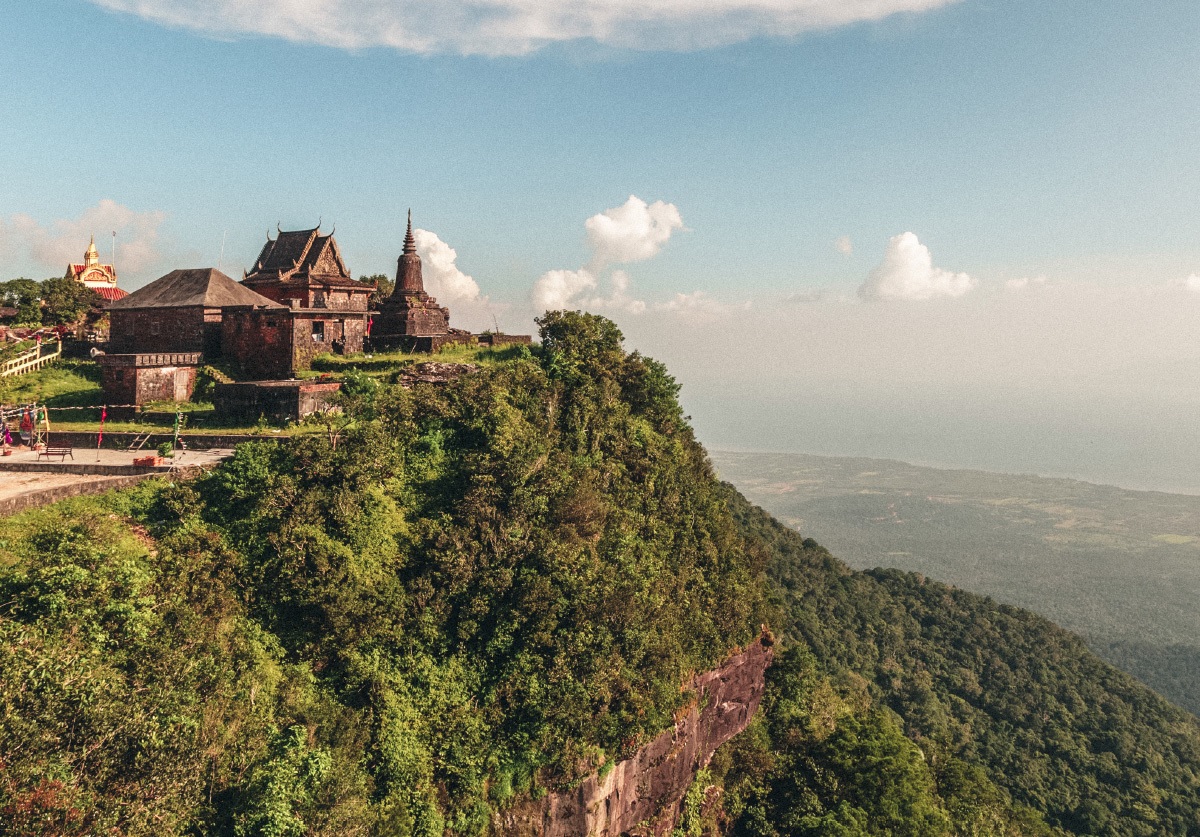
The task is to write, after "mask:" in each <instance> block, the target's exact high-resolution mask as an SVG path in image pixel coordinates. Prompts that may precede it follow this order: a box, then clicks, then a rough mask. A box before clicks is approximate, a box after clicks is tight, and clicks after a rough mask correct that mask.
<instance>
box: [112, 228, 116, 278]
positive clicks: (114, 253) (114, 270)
mask: <svg viewBox="0 0 1200 837" xmlns="http://www.w3.org/2000/svg"><path fill="white" fill-rule="evenodd" d="M112 241H113V245H112V269H113V276H116V275H117V231H116V230H113V236H112Z"/></svg>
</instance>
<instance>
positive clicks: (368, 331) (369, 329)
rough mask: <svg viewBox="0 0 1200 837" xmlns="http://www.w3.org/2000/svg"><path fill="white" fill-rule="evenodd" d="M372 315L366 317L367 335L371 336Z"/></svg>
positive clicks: (373, 320) (373, 319)
mask: <svg viewBox="0 0 1200 837" xmlns="http://www.w3.org/2000/svg"><path fill="white" fill-rule="evenodd" d="M374 322H375V318H374V317H367V337H370V336H371V326H372V325H373V324H374Z"/></svg>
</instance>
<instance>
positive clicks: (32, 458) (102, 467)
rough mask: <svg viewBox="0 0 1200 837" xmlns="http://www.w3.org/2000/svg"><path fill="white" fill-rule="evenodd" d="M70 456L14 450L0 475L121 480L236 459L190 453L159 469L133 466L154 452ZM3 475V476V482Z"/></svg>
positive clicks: (2, 461) (219, 452)
mask: <svg viewBox="0 0 1200 837" xmlns="http://www.w3.org/2000/svg"><path fill="white" fill-rule="evenodd" d="M71 454H72V455H71V456H68V457H66V458H64V459H60V458H59V457H57V456H53V457H50V456H41V457H39V456H38V455H37V453H36V452H35V451H31V450H29V449H27V448H21V449H19V450H14V451H13V453H12V455H11V456H0V472H3V471H9V472H14V471H15V472H25V473H27V472H37V473H44V474H93V475H97V476H119V475H130V474H150V473H160V472H161V473H166V472H168V471H170V470H172V469H179V468H206V467H209V466H212V465H216V464H217V463H218V462H220V461H221V460H223V459H227V458H228V457H230V456H232V455H233V450H232V449H229V448H214V449H212V450H188V451H183V452H181V453H180V455H179V456H177V457H175V458H174V459H166V460H164V464H163V465H160V466H157V467H155V466H146V465H134V464H133V460H135V459H141V458H143V457H146V456H153V455H154V451H152V450H151V451H144V450H143V451H126V450H106V449H101V450H96V449H95V448H91V449H89V448H74V449H72V451H71ZM3 479H4V475H3V474H0V480H3Z"/></svg>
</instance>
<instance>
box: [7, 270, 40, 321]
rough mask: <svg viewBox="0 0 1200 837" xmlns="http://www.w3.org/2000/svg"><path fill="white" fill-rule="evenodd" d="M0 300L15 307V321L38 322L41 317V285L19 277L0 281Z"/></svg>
mask: <svg viewBox="0 0 1200 837" xmlns="http://www.w3.org/2000/svg"><path fill="white" fill-rule="evenodd" d="M0 302H3V303H4V304H5V305H11V306H12V307H14V308H16V309H17V321H18V322H21V323H38V322H41V319H42V286H41V285H39V284H38V283H37V282H35V281H33V280H32V279H26V278H25V277H23V276H22V277H20V278H18V279H13V280H12V281H10V282H4V283H0Z"/></svg>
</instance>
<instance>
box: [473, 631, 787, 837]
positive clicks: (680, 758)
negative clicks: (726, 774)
mask: <svg viewBox="0 0 1200 837" xmlns="http://www.w3.org/2000/svg"><path fill="white" fill-rule="evenodd" d="M771 646H772V641H771V639H770V637H769V635H764V636H763V638H761V639H759V640H758V641H757V642H755V643H754V644H753V645H751V646H750V647H749V648H747V649H746V650H745V651H743V652H742V653H740V654H735V655H733V656H732V657H730V658H729V659H727V660H726V661H725V662H724V663H722V664H721V666H720V667H719V668H717V669H715V670H713V671H710V672H707V673H705V674H701V675H698V676H697V677H695V678H694V679H693V680H692V683H691V688H692V690H693V691H694V692H695V694H696V700H695V701H693V702H692V703H691V704H690V705H689V706H688V707H686V708H685V709H684V710H681V711H680V712H679V713H678V714H677V720H676V722H675V726H674V728H673V729H670V730H667V731H666V732H664V733H662V734H660V735H659V736H658V737H657V738H655V739H654V740H653V741H651V742H650V743H649V744H647V745H646V746H645V747H642V749H640V750H638V752H637V754H635V755H634V756H633V757H632V758H629V759H626V760H625V761H620V762H617V763H616V764H615V765H614V766H613V768H612V769H611V770H610V771H609V772H608V773H606V774H605V775H604V776H603V778H601V777H600V776H599V775H597V774H592V775H591V776H589V777H588V778H587V779H585V780H584V781H583V783H582V784H581V785H580V786H579V787H578V788H575V789H574V790H570V791H564V792H562V793H552V794H547V795H546V796H544V797H543V798H542V799H541V800H539V802H538V803H535V804H530V805H527V806H521V807H520V808H518V809H516V810H513V811H509V812H507V813H506V814H504V815H502V816H501V818H500V819H501V821H500V822H498V823H496V826H497V827H496V831H497V833H499V834H502V835H506V837H517V836H518V835H520V837H526V836H527V835H529V836H530V837H531V836H532V835H542V837H582V836H583V835H588V837H617V835H620V834H632V835H654V837H662V835H666V834H670V833H671V830H672V829H673V828H674V826H675V823H676V820H677V819H678V817H679V811H680V806H681V804H682V802H683V797H684V794H686V793H687V790H688V788H689V787H690V786H691V784H692V780H693V779H695V778H696V774H697V773H698V772H699V771H700V770H701V769H703V768H704V767H705V766H707V765H708V763H709V760H711V759H712V755H713V753H714V752H715V751H716V749H717V748H718V747H720V746H721V745H722V744H724V743H725V742H726V741H728V740H729V739H730V738H733V736H735V735H737V734H738V733H739V732H741V731H742V730H744V729H745V728H746V726H747V725H748V724H749V723H750V719H751V718H752V717H753V716H754V712H755V711H756V710H757V709H758V705H759V703H760V702H761V701H762V695H763V688H764V680H765V673H766V670H767V666H769V665H770V664H771V659H772V656H773V649H772V647H771Z"/></svg>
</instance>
